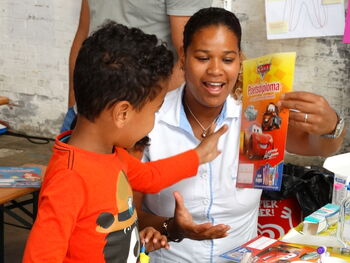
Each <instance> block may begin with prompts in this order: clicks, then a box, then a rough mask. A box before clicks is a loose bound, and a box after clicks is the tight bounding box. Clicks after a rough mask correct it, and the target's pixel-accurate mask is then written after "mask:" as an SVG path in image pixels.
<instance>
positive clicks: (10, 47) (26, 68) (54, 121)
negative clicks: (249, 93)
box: [0, 0, 350, 151]
mask: <svg viewBox="0 0 350 263" xmlns="http://www.w3.org/2000/svg"><path fill="white" fill-rule="evenodd" d="M229 1H230V0H229ZM223 3H224V1H222V0H214V3H213V5H215V6H223ZM229 3H230V4H231V6H232V10H233V11H234V12H235V13H236V14H237V16H238V17H239V18H240V20H241V22H242V27H243V33H244V35H243V50H244V52H245V53H246V55H247V56H248V57H255V56H260V55H264V54H267V53H271V52H280V51H296V52H297V65H296V73H295V81H294V84H295V85H294V88H295V90H306V91H312V92H315V93H318V94H321V95H323V96H325V97H326V98H327V99H328V100H329V102H330V104H331V105H332V106H333V107H334V108H335V109H336V110H337V111H338V112H340V113H341V114H343V115H344V116H345V117H346V121H347V124H348V123H349V121H350V84H349V83H350V44H347V45H346V44H343V43H342V42H341V37H325V38H304V39H289V40H271V41H267V40H266V29H265V11H264V10H265V9H264V1H263V0H260V1H257V0H232V2H229ZM346 6H347V5H346ZM79 9H80V1H54V0H35V1H33V0H0V96H1V95H2V96H8V97H10V99H11V100H12V101H13V103H14V104H16V105H15V106H13V107H12V108H9V107H7V106H1V108H0V120H4V121H7V122H9V123H10V125H11V126H12V127H13V128H14V129H15V130H17V131H23V132H26V133H29V134H33V135H42V136H47V137H54V136H55V134H57V132H58V130H59V127H60V124H61V122H62V120H63V116H64V113H65V110H66V105H67V95H68V55H69V49H70V45H71V42H72V39H73V37H74V33H75V30H76V26H77V23H78V17H79ZM342 151H350V132H349V133H348V135H347V139H346V143H345V144H344V147H343V150H342Z"/></svg>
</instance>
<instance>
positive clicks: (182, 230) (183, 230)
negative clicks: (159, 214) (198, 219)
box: [170, 192, 230, 240]
mask: <svg viewBox="0 0 350 263" xmlns="http://www.w3.org/2000/svg"><path fill="white" fill-rule="evenodd" d="M174 197H175V201H176V205H175V214H174V220H172V221H173V222H174V225H173V226H172V227H171V231H170V233H174V232H176V233H174V235H172V236H175V237H176V236H177V235H176V234H178V235H179V236H182V237H185V238H190V239H194V240H205V239H214V238H223V237H226V236H227V235H228V233H227V231H228V230H229V229H230V227H229V226H228V225H224V224H219V225H212V224H211V223H204V224H196V223H194V222H193V219H192V215H191V214H190V213H189V212H188V210H187V208H186V207H185V205H184V200H183V198H182V196H181V195H180V193H178V192H174Z"/></svg>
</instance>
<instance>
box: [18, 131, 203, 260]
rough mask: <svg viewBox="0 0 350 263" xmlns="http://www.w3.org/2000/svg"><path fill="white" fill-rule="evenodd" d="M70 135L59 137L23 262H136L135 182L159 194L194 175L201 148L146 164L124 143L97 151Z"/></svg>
mask: <svg viewBox="0 0 350 263" xmlns="http://www.w3.org/2000/svg"><path fill="white" fill-rule="evenodd" d="M67 136H69V133H63V134H62V135H60V136H59V137H58V138H57V139H56V143H55V145H54V149H53V155H52V157H51V160H50V163H49V165H48V167H47V171H46V175H45V178H44V182H43V185H42V188H41V191H40V197H39V211H38V215H37V219H36V221H35V223H34V226H33V229H32V231H31V233H30V236H29V238H28V241H27V246H26V249H25V254H24V258H23V262H24V263H29V262H35V263H40V262H45V263H53V262H84V263H87V262H94V263H98V262H123V263H124V262H133V263H135V262H136V258H137V256H138V253H139V245H140V244H139V239H138V230H137V216H136V210H134V206H133V199H132V189H131V187H132V188H133V189H134V190H137V191H140V192H145V193H157V192H159V191H160V190H161V189H163V188H165V187H167V186H170V185H172V184H174V183H175V182H177V181H179V180H181V179H183V178H186V177H190V176H193V175H195V174H196V172H197V168H198V156H197V154H196V152H195V151H194V150H191V151H188V152H185V153H183V154H179V155H177V156H175V157H171V158H167V159H163V160H159V161H156V162H150V163H141V162H140V161H139V160H137V159H136V158H134V157H133V156H131V155H129V154H128V153H127V152H126V151H125V150H123V149H121V148H116V150H115V152H114V153H112V154H98V153H93V152H88V151H85V150H83V149H80V148H78V147H74V146H71V145H68V144H66V143H64V142H62V141H64V140H65V138H67ZM130 185H131V187H130Z"/></svg>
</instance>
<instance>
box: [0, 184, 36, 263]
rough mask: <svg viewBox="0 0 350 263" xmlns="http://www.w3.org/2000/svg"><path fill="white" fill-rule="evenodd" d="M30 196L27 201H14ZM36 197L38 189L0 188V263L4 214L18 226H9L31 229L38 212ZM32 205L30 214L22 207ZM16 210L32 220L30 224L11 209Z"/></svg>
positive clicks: (2, 261)
mask: <svg viewBox="0 0 350 263" xmlns="http://www.w3.org/2000/svg"><path fill="white" fill-rule="evenodd" d="M27 195H31V196H30V197H29V199H26V200H23V201H16V200H15V199H17V198H19V197H22V196H27ZM38 196H39V188H30V187H26V188H0V263H4V262H5V247H4V246H5V238H4V224H5V222H4V214H5V213H6V214H8V215H9V216H11V217H13V218H14V219H15V220H16V221H17V222H18V223H20V225H18V224H10V223H7V224H10V225H13V226H16V227H21V228H26V229H31V227H32V223H33V222H34V220H35V217H36V214H37V211H38ZM27 204H32V205H33V212H30V211H29V210H28V209H26V208H25V207H24V205H27ZM14 208H18V209H20V210H21V211H22V212H24V213H25V214H26V215H28V216H29V217H30V218H32V220H33V221H32V222H28V221H27V220H26V219H24V218H23V217H21V216H19V215H18V214H16V213H15V212H13V211H12V209H14Z"/></svg>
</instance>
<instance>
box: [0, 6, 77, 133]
mask: <svg viewBox="0 0 350 263" xmlns="http://www.w3.org/2000/svg"><path fill="white" fill-rule="evenodd" d="M79 13H80V1H67V0H64V1H55V0H35V1H34V0H0V96H7V97H9V98H10V99H11V101H12V102H13V104H15V105H14V106H13V107H11V108H10V107H7V106H0V120H3V121H6V122H8V123H9V124H10V126H11V127H12V128H13V129H14V130H16V131H20V132H25V133H28V134H31V135H42V136H46V137H54V136H55V134H56V133H57V132H58V130H59V127H60V125H61V123H62V120H63V116H64V112H65V110H66V108H67V103H68V102H67V101H68V56H69V50H70V46H71V42H72V40H73V38H74V34H75V31H76V27H77V23H78V19H79Z"/></svg>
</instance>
